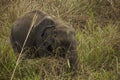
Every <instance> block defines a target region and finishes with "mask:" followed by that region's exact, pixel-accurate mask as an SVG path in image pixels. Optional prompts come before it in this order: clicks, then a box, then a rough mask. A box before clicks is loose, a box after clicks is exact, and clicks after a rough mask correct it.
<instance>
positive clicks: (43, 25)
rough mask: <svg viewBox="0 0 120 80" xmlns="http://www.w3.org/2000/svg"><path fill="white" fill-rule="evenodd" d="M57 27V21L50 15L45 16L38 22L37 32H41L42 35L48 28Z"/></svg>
mask: <svg viewBox="0 0 120 80" xmlns="http://www.w3.org/2000/svg"><path fill="white" fill-rule="evenodd" d="M51 28H55V22H54V20H53V19H52V17H50V16H45V17H44V18H43V19H42V20H41V21H40V22H39V24H38V26H37V30H38V31H37V32H39V35H41V37H42V36H43V35H44V33H45V31H46V30H47V29H51Z"/></svg>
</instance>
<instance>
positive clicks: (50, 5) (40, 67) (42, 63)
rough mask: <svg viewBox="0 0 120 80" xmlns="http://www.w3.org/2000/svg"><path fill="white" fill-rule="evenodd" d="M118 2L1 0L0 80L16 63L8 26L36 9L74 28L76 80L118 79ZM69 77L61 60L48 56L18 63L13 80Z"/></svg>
mask: <svg viewBox="0 0 120 80" xmlns="http://www.w3.org/2000/svg"><path fill="white" fill-rule="evenodd" d="M119 2H120V1H119V0H100V1H98V0H96V1H95V0H49V1H48V0H34V1H31V0H11V1H8V0H1V1H0V80H9V79H10V78H11V74H12V72H13V70H14V69H15V63H16V60H17V59H16V57H15V55H14V53H13V50H12V48H11V44H10V41H9V35H10V29H11V25H12V23H13V22H14V21H15V20H16V19H17V18H18V17H20V16H22V15H24V14H25V13H27V12H29V11H32V10H35V9H38V10H42V11H45V12H46V13H48V14H49V15H51V16H56V17H58V18H62V19H63V20H64V21H67V22H69V23H70V24H72V25H73V26H74V28H75V29H76V37H77V41H78V45H77V50H78V55H79V60H80V62H79V71H78V72H79V73H78V75H76V76H75V77H74V78H75V80H119V78H120V30H119V29H120V28H119V27H120V22H119V18H120V17H119V14H118V13H119V8H118V7H119V4H118V3H119ZM81 26H82V28H81ZM70 75H71V73H70V72H69V68H68V66H67V62H66V61H65V60H64V59H56V58H54V57H48V58H41V59H31V60H30V59H28V60H21V63H19V65H18V66H17V68H16V72H15V74H14V76H13V79H14V80H42V78H45V79H46V80H70V78H71V76H70ZM43 76H44V77H43Z"/></svg>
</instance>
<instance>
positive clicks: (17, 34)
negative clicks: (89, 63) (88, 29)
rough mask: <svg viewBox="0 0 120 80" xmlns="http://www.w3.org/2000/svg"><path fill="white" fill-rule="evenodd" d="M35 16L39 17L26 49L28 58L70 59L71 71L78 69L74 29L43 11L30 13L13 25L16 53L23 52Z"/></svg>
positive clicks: (13, 40)
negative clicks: (54, 57) (55, 57)
mask: <svg viewBox="0 0 120 80" xmlns="http://www.w3.org/2000/svg"><path fill="white" fill-rule="evenodd" d="M34 15H37V19H36V22H35V24H34V26H33V28H32V31H31V33H30V35H29V37H28V40H27V42H26V45H25V47H24V53H25V54H26V57H27V58H36V57H39V58H40V57H46V56H59V57H63V58H68V59H69V61H70V66H71V69H76V68H77V62H78V55H77V51H76V38H75V31H74V29H73V28H72V27H71V26H70V25H69V24H67V23H64V22H62V21H61V20H58V19H55V18H53V17H50V16H48V15H47V14H45V13H43V12H41V11H37V10H36V11H32V12H29V13H27V14H26V15H24V16H22V17H21V18H19V19H17V20H16V21H15V22H14V23H13V25H12V29H11V36H10V40H11V44H12V47H13V50H14V52H15V53H20V52H21V48H22V46H23V43H24V40H25V38H26V35H27V33H28V30H29V28H30V26H31V24H32V20H33V17H34Z"/></svg>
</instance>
